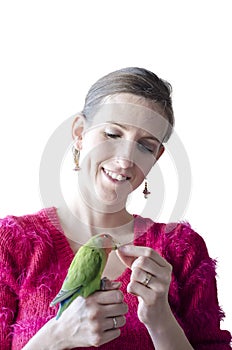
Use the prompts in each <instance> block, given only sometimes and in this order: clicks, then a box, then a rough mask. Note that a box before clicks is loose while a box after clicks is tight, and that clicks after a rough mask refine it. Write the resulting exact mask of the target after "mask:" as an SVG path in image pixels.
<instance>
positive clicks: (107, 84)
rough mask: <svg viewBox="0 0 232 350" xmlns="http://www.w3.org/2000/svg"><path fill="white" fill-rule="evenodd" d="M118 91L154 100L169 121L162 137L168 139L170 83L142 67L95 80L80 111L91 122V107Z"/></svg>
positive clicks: (171, 124) (130, 68) (171, 126)
mask: <svg viewBox="0 0 232 350" xmlns="http://www.w3.org/2000/svg"><path fill="white" fill-rule="evenodd" d="M119 93H131V94H134V95H137V96H141V97H145V98H147V99H149V100H151V101H153V102H156V103H157V104H158V105H159V106H160V107H161V108H162V110H163V113H164V114H165V117H166V118H167V120H168V122H169V127H168V130H167V133H166V135H165V138H164V141H165V142H166V141H168V139H169V137H170V136H171V133H172V129H173V126H174V113H173V108H172V99H171V93H172V87H171V85H170V83H168V82H167V81H165V80H163V79H160V78H159V77H158V76H157V75H156V74H154V73H153V72H151V71H149V70H147V69H144V68H138V67H128V68H123V69H120V70H116V71H114V72H111V73H109V74H107V75H105V76H104V77H102V78H100V79H99V80H97V81H96V83H95V84H93V85H92V86H91V88H90V89H89V91H88V93H87V95H86V98H85V105H84V108H83V111H82V113H83V115H84V116H85V117H86V119H87V121H88V122H90V123H91V120H89V119H90V115H92V113H91V111H92V109H93V108H96V107H97V106H98V105H99V104H100V103H101V102H102V100H103V99H104V98H105V97H107V96H112V95H115V94H119Z"/></svg>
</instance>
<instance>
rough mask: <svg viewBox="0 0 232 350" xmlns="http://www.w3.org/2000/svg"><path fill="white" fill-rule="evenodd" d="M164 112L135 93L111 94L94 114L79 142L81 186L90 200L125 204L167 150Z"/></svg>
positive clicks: (98, 202)
mask: <svg viewBox="0 0 232 350" xmlns="http://www.w3.org/2000/svg"><path fill="white" fill-rule="evenodd" d="M160 112H161V111H160V109H159V107H158V106H157V105H155V104H154V103H153V105H152V103H151V102H149V101H148V100H146V99H145V98H141V97H137V96H135V95H131V94H119V95H115V96H112V97H110V98H108V99H107V101H105V103H104V104H102V105H101V106H100V108H98V110H96V111H95V112H94V118H93V122H92V124H91V126H90V127H85V128H84V131H83V132H82V134H81V140H80V141H79V143H78V145H79V146H80V148H81V150H80V167H81V170H80V172H79V185H80V186H79V187H80V189H81V193H82V195H83V196H84V199H85V200H86V201H88V202H89V204H90V203H96V205H98V206H100V204H103V205H105V206H113V207H115V205H116V204H117V205H119V204H121V206H122V207H123V206H125V203H126V199H127V196H128V195H129V193H131V192H132V191H133V190H135V189H136V188H137V187H138V186H139V185H140V184H141V183H142V182H143V180H144V178H145V177H146V175H147V174H148V172H149V171H150V169H151V167H152V166H153V165H154V164H155V162H156V160H157V159H158V158H159V157H160V155H161V154H162V152H163V150H164V147H163V145H162V140H163V138H164V135H165V133H166V130H167V127H168V122H167V120H166V119H165V118H163V117H162V115H161V114H160ZM74 134H75V131H74ZM76 134H77V132H76ZM93 201H94V202H93Z"/></svg>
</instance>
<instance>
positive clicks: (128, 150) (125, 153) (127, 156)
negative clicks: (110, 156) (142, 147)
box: [116, 141, 135, 169]
mask: <svg viewBox="0 0 232 350" xmlns="http://www.w3.org/2000/svg"><path fill="white" fill-rule="evenodd" d="M134 152H135V145H134V142H129V141H124V142H121V144H120V147H119V149H118V155H117V157H116V158H117V163H118V164H119V165H120V167H121V168H122V169H127V168H131V167H132V166H133V164H134Z"/></svg>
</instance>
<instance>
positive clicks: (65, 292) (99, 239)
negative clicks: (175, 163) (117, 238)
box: [50, 233, 118, 319]
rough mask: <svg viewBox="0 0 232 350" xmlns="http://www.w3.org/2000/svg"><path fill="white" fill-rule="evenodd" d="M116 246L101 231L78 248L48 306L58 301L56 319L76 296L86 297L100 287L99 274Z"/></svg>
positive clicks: (110, 238)
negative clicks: (60, 285) (59, 287)
mask: <svg viewBox="0 0 232 350" xmlns="http://www.w3.org/2000/svg"><path fill="white" fill-rule="evenodd" d="M117 247H118V246H117V244H116V243H115V242H114V240H113V238H112V237H111V236H110V235H109V234H105V233H101V234H99V235H95V236H93V237H91V238H90V239H89V240H88V242H87V243H85V244H84V245H83V246H82V247H81V248H80V249H79V250H78V252H77V253H76V254H75V256H74V258H73V260H72V262H71V264H70V267H69V269H68V273H67V276H66V278H65V280H64V282H63V284H62V287H61V289H60V291H59V293H58V294H57V295H56V297H55V298H54V299H53V300H52V302H51V303H50V306H54V305H56V304H57V303H60V305H59V310H58V312H57V315H56V319H58V318H59V317H60V316H61V314H62V313H63V311H64V310H65V309H67V307H68V306H69V305H70V304H71V303H72V301H73V300H74V299H76V298H77V297H78V296H83V297H84V298H86V297H88V296H89V295H90V294H92V293H94V292H95V291H96V290H99V289H100V287H101V276H102V273H103V270H104V268H105V265H106V262H107V259H108V255H109V253H110V252H111V251H112V250H115V249H117Z"/></svg>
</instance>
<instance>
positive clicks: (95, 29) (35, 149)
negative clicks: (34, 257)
mask: <svg viewBox="0 0 232 350" xmlns="http://www.w3.org/2000/svg"><path fill="white" fill-rule="evenodd" d="M230 8H231V1H224V0H222V1H220V2H219V1H213V0H211V1H206V0H204V1H202V0H201V1H186V0H185V1H184V0H183V1H135V0H133V1H130V0H128V1H125V0H123V1H122V0H118V1H109V0H108V1H101V0H99V1H88V0H87V1H86V0H85V1H78V0H75V1H74V0H73V1H69V0H66V1H59V0H56V1H50V0H46V1H43V0H40V1H32V0H30V1H25V0H21V1H11V0H8V1H1V3H0V33H1V34H0V35H1V47H0V50H1V54H0V98H1V102H0V152H1V153H0V155H1V158H0V161H1V162H0V164H1V172H0V176H1V180H0V217H4V216H5V215H7V214H16V215H20V214H26V213H31V212H34V211H37V210H38V209H40V208H41V207H42V203H41V200H40V194H39V165H40V159H41V155H42V152H43V150H44V147H45V144H46V142H47V140H48V139H49V137H50V136H51V134H52V133H53V132H54V130H55V128H56V127H57V126H59V125H60V124H61V123H62V122H63V121H64V120H65V119H66V118H69V117H70V116H71V115H73V114H74V113H76V112H78V111H79V110H81V109H82V106H83V103H84V97H85V94H86V92H87V90H88V88H89V87H90V85H91V84H92V83H94V82H95V80H97V79H98V78H100V77H101V76H102V75H104V74H106V73H108V72H110V71H112V70H115V69H119V68H122V67H126V66H140V67H145V68H148V69H150V70H152V71H154V72H155V73H157V74H158V75H159V76H160V77H162V78H164V79H167V80H168V81H170V82H171V84H172V86H173V104H174V110H175V116H176V132H177V134H178V136H179V137H180V139H181V140H182V142H183V144H184V146H185V150H186V152H187V154H188V158H189V160H190V162H191V174H192V187H191V199H190V202H189V205H188V207H187V208H186V211H185V213H183V216H182V217H181V218H180V219H181V220H187V221H189V222H190V223H191V225H192V227H193V228H194V229H195V230H196V231H197V232H199V233H200V234H201V235H202V236H203V238H204V239H205V241H206V243H207V246H208V249H209V253H210V256H211V257H212V258H216V259H217V260H218V267H217V273H218V277H217V281H218V297H219V303H220V305H221V306H222V308H223V309H224V311H225V312H226V318H225V321H224V322H223V323H222V325H221V326H222V328H224V329H229V330H230V331H231V330H232V305H231V235H232V229H231V221H230V220H231V204H230V200H231V195H232V193H231V192H232V191H231V179H232V171H231V165H230V162H231V141H230V140H231V116H232V112H231V110H232V109H231V81H232V69H231V62H232V54H231V52H232V51H231V33H232V22H231V11H230ZM160 162H161V163H160V167H161V168H162V166H163V169H166V168H167V170H168V166H167V165H168V162H169V156H168V152H166V155H164V156H163V159H161V160H160ZM169 163H170V162H169ZM165 164H166V165H165ZM163 176H164V180H165V186H166V197H165V203H164V208H163V212H162V213H161V215H160V218H159V219H160V220H161V221H163V220H166V219H168V214H167V213H166V211H165V210H166V209H165V208H166V206H167V207H168V205H169V204H170V203H171V199H170V201H169V192H170V195H172V192H174V193H175V191H177V190H178V189H177V190H175V188H176V178H175V176H176V175H175V172H174V171H173V169H172V170H171V167H170V171H169V170H168V173H167V174H165V173H164V174H163ZM169 190H170V191H169ZM152 198H153V200H154V203H155V193H152ZM134 211H136V208H135V210H134Z"/></svg>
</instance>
